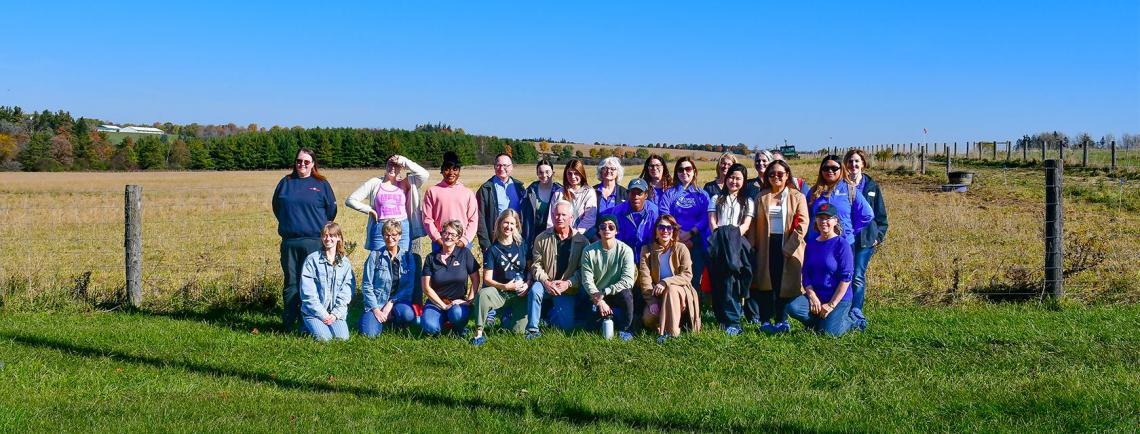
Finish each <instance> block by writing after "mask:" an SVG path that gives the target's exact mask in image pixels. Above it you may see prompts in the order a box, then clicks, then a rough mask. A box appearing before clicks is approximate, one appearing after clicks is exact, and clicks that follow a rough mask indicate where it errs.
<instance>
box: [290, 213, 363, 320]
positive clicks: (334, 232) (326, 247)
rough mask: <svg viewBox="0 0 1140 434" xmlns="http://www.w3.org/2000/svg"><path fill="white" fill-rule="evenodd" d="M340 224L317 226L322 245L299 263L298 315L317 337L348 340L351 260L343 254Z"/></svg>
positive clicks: (352, 277) (352, 284)
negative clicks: (299, 299)
mask: <svg viewBox="0 0 1140 434" xmlns="http://www.w3.org/2000/svg"><path fill="white" fill-rule="evenodd" d="M343 238H344V237H343V236H342V234H341V231H340V225H338V224H336V223H335V222H329V223H327V224H325V227H324V228H322V229H321V246H322V249H321V250H319V251H316V252H313V253H312V254H311V255H309V256H308V257H307V258H305V263H304V265H302V266H301V318H302V324H303V325H304V326H305V330H306V331H308V332H309V333H310V334H312V335H313V337H315V338H317V340H319V341H328V340H330V339H333V338H336V339H340V340H348V323H346V322H345V318H347V317H348V303H349V301H351V300H352V293H353V291H355V290H356V276H355V275H354V274H353V271H352V263H350V262H349V260H348V258H347V257H345V251H344V239H343Z"/></svg>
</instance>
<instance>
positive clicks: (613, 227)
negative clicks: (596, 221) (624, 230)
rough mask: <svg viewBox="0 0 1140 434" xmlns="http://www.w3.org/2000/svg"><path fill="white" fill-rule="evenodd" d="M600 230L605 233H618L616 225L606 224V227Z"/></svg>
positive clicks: (602, 226)
mask: <svg viewBox="0 0 1140 434" xmlns="http://www.w3.org/2000/svg"><path fill="white" fill-rule="evenodd" d="M599 228H600V229H601V230H603V231H616V230H617V225H615V224H613V223H606V224H604V225H601V226H599Z"/></svg>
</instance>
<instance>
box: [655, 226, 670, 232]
mask: <svg viewBox="0 0 1140 434" xmlns="http://www.w3.org/2000/svg"><path fill="white" fill-rule="evenodd" d="M657 230H659V231H661V232H673V225H657Z"/></svg>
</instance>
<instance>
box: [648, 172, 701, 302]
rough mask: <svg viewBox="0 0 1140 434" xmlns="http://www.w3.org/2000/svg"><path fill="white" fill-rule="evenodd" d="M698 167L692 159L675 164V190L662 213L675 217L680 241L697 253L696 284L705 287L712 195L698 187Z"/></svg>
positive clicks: (668, 193) (666, 197) (667, 194)
mask: <svg viewBox="0 0 1140 434" xmlns="http://www.w3.org/2000/svg"><path fill="white" fill-rule="evenodd" d="M697 173H698V172H697V165H696V163H694V162H693V159H692V158H689V157H681V158H678V159H677V163H676V164H674V165H673V187H671V188H670V189H669V190H668V191H666V192H665V194H664V197H663V198H662V201H661V205H663V206H664V208H661V209H660V211H661V214H667V215H671V216H673V218H675V219H676V221H677V224H678V225H679V227H678V230H677V232H676V233H675V235H677V241H679V242H680V243H681V244H684V245H685V247H686V248H687V249H688V251H689V252H691V253H692V254H693V256H692V259H693V264H692V265H693V267H692V268H693V270H692V284H693V287H694V288H700V287H701V274H702V273H704V271H705V262H706V261H707V259H708V248H707V246H706V245H705V240H706V239H708V236H709V213H708V209H709V195H708V193H706V192H705V191H704V190H702V189H700V188H697Z"/></svg>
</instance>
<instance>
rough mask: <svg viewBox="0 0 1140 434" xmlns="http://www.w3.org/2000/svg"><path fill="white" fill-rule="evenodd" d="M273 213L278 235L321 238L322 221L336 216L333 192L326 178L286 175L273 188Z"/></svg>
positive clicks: (286, 238)
mask: <svg viewBox="0 0 1140 434" xmlns="http://www.w3.org/2000/svg"><path fill="white" fill-rule="evenodd" d="M273 215H274V216H275V217H277V235H280V236H281V239H284V240H290V239H296V238H320V237H321V229H323V228H324V227H325V223H328V222H331V221H333V220H335V219H336V196H334V195H333V190H332V186H331V185H329V182H328V181H326V180H322V179H317V178H316V177H315V176H310V177H308V178H295V177H293V175H286V176H285V177H284V178H281V181H280V182H278V183H277V189H275V190H273Z"/></svg>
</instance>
